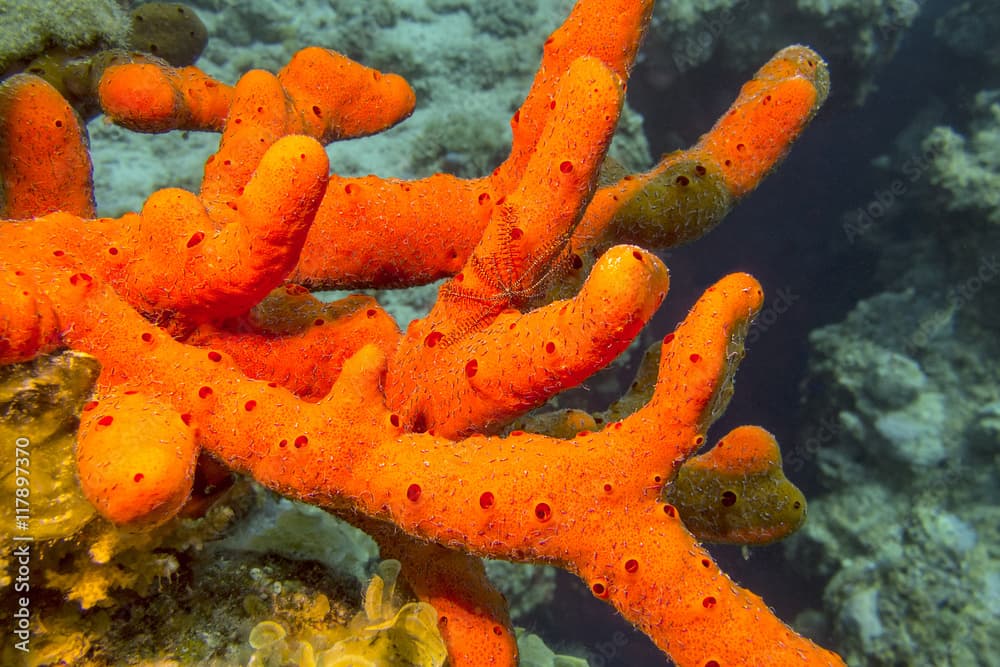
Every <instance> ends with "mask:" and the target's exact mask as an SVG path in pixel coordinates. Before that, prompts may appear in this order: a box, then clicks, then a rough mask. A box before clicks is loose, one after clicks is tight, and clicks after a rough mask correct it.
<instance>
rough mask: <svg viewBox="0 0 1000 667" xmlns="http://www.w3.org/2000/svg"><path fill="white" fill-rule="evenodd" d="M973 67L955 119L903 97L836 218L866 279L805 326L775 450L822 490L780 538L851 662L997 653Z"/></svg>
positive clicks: (997, 570)
mask: <svg viewBox="0 0 1000 667" xmlns="http://www.w3.org/2000/svg"><path fill="white" fill-rule="evenodd" d="M980 10H981V11H980ZM990 10H991V11H992V14H989V13H986V14H984V13H982V12H986V11H988V10H987V8H985V7H984V6H982V5H981V4H979V3H960V4H958V5H954V6H952V7H950V8H949V9H948V11H947V12H946V13H945V15H944V16H943V17H942V19H941V21H942V22H941V23H939V24H938V30H937V31H936V36H937V38H938V39H940V40H944V41H945V42H946V43H947V46H948V47H949V48H955V47H956V44H957V42H958V41H959V40H961V39H966V38H964V37H963V35H967V36H968V37H967V39H968V40H971V39H972V37H973V36H975V35H976V34H978V31H979V29H980V28H981V27H983V25H988V24H989V22H990V21H993V18H992V17H993V16H995V13H996V12H995V8H992V7H991V8H990ZM942 26H945V27H947V26H951V29H948V30H946V29H944V28H943V27H942ZM956 26H963V27H964V28H963V31H957V30H956V29H955V27H956ZM969 31H971V33H970V32H969ZM972 43H974V42H971V41H968V42H967V43H966V46H968V45H969V44H972ZM979 46H982V43H981V42H979ZM960 51H962V53H961V55H962V56H963V57H970V56H972V55H974V57H975V59H976V60H977V61H978V63H970V62H969V61H965V60H962V61H958V60H945V61H944V63H943V66H944V67H946V68H953V67H955V66H956V63H957V62H962V63H963V64H962V66H963V67H970V68H972V70H973V71H976V67H977V66H978V67H980V68H982V69H981V70H979V71H984V72H987V71H992V74H991V75H990V77H987V78H986V79H975V78H974V80H972V81H971V83H972V85H974V86H975V87H974V88H972V89H971V90H972V91H974V90H977V89H978V88H979V87H981V86H984V85H985V86H987V87H995V86H996V85H997V83H998V81H997V77H996V72H995V70H990V69H989V68H990V66H991V64H992V63H993V62H994V59H995V53H994V52H991V51H990V50H989V49H984V48H978V47H977V48H976V50H975V53H974V54H973V53H972V50H971V49H965V48H962V49H960ZM943 52H944V53H947V52H946V51H943ZM969 83H970V82H969V81H968V80H962V79H958V80H956V81H955V90H954V91H953V97H954V99H952V100H951V106H953V107H955V108H956V109H960V110H961V112H960V113H958V114H953V115H951V116H950V118H951V119H952V120H951V124H950V125H943V124H941V123H942V115H941V112H940V110H939V109H938V108H936V107H935V103H936V101H935V100H933V99H930V100H928V102H927V106H926V107H925V108H923V109H919V110H915V112H914V117H913V120H912V121H911V123H910V125H908V126H905V127H903V128H900V129H898V134H897V135H896V136H894V137H892V140H893V141H894V143H895V152H893V153H892V154H890V155H888V156H886V158H885V160H884V161H882V162H883V163H884V164H886V165H888V166H889V169H888V170H887V173H886V177H887V178H886V180H887V182H889V183H891V185H890V187H891V189H883V188H881V187H880V188H879V190H878V194H877V195H876V197H875V198H874V200H873V202H871V203H870V204H869V205H868V206H867V207H865V209H864V210H865V211H866V214H867V215H868V217H867V218H866V219H865V220H864V224H860V225H859V224H858V221H859V219H860V218H859V216H858V214H857V213H853V214H849V216H848V219H847V220H846V221H845V224H844V231H845V234H846V238H847V239H848V242H850V243H853V244H855V247H856V248H859V249H864V250H866V251H873V252H874V254H875V258H876V260H875V267H874V271H873V272H874V274H875V275H876V276H877V281H876V282H874V283H869V284H867V285H866V287H867V288H868V291H869V292H870V293H869V294H867V295H866V296H865V297H864V298H863V299H861V300H860V301H859V302H858V303H856V304H855V305H854V307H853V308H852V309H851V310H850V312H849V313H848V314H847V315H846V317H844V318H843V319H842V321H839V322H836V323H833V324H830V325H827V326H825V327H822V328H820V329H818V330H816V331H814V332H813V333H812V335H811V336H810V344H811V347H812V352H811V359H810V365H809V376H808V379H807V382H806V384H805V385H804V394H805V398H806V401H805V408H806V411H807V413H806V414H807V415H808V420H809V422H810V423H811V426H807V427H806V428H805V430H804V432H803V433H802V436H801V437H800V438H799V443H800V445H799V446H798V447H793V448H792V451H791V452H790V453H789V452H788V451H786V463H790V462H791V461H792V460H795V461H796V462H797V463H796V464H795V465H801V463H802V462H804V461H806V460H808V459H809V458H810V457H812V456H814V455H815V457H816V459H817V461H818V463H819V472H820V481H821V482H822V483H823V485H824V486H825V487H826V489H827V490H828V491H827V493H825V494H823V495H821V496H820V497H818V498H815V499H813V500H812V503H811V508H813V509H818V510H819V511H816V512H814V514H813V515H812V517H811V520H810V521H809V522H808V523H807V524H806V525H805V526H804V528H803V530H802V531H801V532H800V533H799V534H798V535H796V536H794V537H793V538H792V539H791V540H790V541H789V542H788V543H786V546H787V548H788V549H789V552H790V561H791V562H792V563H795V564H798V566H799V567H801V566H802V564H804V563H806V562H808V568H809V573H808V576H811V577H817V578H822V579H823V580H824V581H825V591H824V597H823V607H824V612H825V616H826V617H827V618H829V619H831V620H830V625H831V627H830V630H831V631H832V632H831V635H832V637H833V641H835V642H836V644H837V646H838V647H839V648H840V650H841V651H842V653H843V654H844V657H845V659H846V660H847V661H848V663H852V664H853V663H857V664H866V665H896V664H901V663H904V664H908V665H920V666H925V665H926V666H930V665H940V664H948V665H955V666H959V665H961V666H962V667H966V666H968V667H978V666H983V665H994V664H996V654H995V651H994V650H993V644H994V643H995V640H994V639H993V638H994V637H995V636H996V635H997V633H998V632H1000V626H998V621H997V619H998V616H997V602H996V600H997V597H996V594H997V591H998V586H1000V559H998V552H997V544H998V539H1000V535H998V532H997V526H998V525H1000V496H998V494H997V488H998V487H997V478H998V473H1000V467H998V465H1000V458H998V452H1000V430H998V428H997V420H996V415H997V405H998V397H1000V387H998V382H997V373H996V368H995V364H994V363H991V361H992V360H994V359H996V358H997V355H998V354H1000V349H998V343H997V341H998V336H997V333H998V331H1000V319H998V318H997V316H996V281H997V279H998V278H1000V231H998V227H997V225H996V222H997V219H998V218H997V207H998V201H997V187H996V185H995V183H996V177H997V162H996V143H997V136H998V135H997V127H998V121H997V104H996V96H995V93H993V92H991V91H990V90H986V91H981V92H978V93H975V92H970V87H969ZM928 119H931V120H930V122H929V121H928ZM886 193H889V194H886ZM866 280H867V279H866Z"/></svg>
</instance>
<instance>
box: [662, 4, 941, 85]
mask: <svg viewBox="0 0 1000 667" xmlns="http://www.w3.org/2000/svg"><path fill="white" fill-rule="evenodd" d="M921 4H922V3H921V2H919V1H918V0H876V1H873V0H837V1H835V2H830V1H829V0H798V1H797V2H795V3H791V4H790V3H787V2H782V0H773V1H768V2H763V3H751V2H746V0H713V1H712V2H704V1H703V0H695V1H692V0H683V1H681V2H669V3H667V2H665V3H661V4H660V5H659V6H658V7H657V9H656V12H655V14H654V21H653V25H652V29H651V34H650V40H651V47H652V48H651V49H650V60H649V62H648V63H647V64H646V66H645V71H644V74H646V75H647V76H649V77H650V79H651V82H652V83H653V84H654V86H655V87H657V88H661V89H663V88H669V87H671V86H675V85H676V84H678V83H680V81H679V79H681V78H682V77H683V76H684V75H685V74H686V73H687V72H688V71H691V70H698V69H699V68H700V69H701V70H702V71H697V72H696V74H697V76H704V75H705V74H704V70H706V69H707V70H710V71H713V72H715V73H716V74H717V75H721V74H722V73H723V72H733V71H734V69H738V68H740V67H742V63H745V62H747V61H752V60H754V59H758V58H760V57H762V56H763V55H765V54H766V53H768V52H769V51H771V50H773V49H774V48H775V46H776V45H781V44H783V43H786V42H787V40H788V39H789V36H792V35H793V36H794V37H793V39H798V40H804V41H808V43H810V44H813V45H814V46H816V48H818V49H821V50H822V52H823V53H824V55H825V56H826V57H827V59H828V60H829V61H830V62H831V64H832V66H833V68H834V69H835V71H836V72H837V86H838V91H840V92H839V94H843V95H844V96H845V97H848V98H852V99H853V100H854V101H855V102H856V103H859V104H860V103H861V102H863V101H864V99H865V98H866V96H867V95H868V94H869V93H870V92H871V90H872V89H873V88H874V86H875V84H874V82H875V81H876V79H877V76H878V73H879V71H880V70H881V69H882V68H883V67H884V66H885V65H886V64H887V63H888V62H889V61H891V59H892V57H893V56H894V55H895V53H896V50H897V49H898V47H899V45H900V43H901V42H902V40H903V37H904V35H905V34H906V33H907V31H908V29H909V28H910V26H911V24H912V23H913V22H914V20H915V18H916V17H917V15H918V13H919V11H920V8H921ZM677 87H680V86H677Z"/></svg>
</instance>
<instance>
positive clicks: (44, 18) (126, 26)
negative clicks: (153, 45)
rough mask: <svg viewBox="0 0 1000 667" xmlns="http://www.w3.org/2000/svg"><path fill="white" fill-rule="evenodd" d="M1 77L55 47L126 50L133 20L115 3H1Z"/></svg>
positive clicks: (16, 0) (86, 0)
mask: <svg viewBox="0 0 1000 667" xmlns="http://www.w3.org/2000/svg"><path fill="white" fill-rule="evenodd" d="M0 24H2V25H3V30H0V74H2V73H3V72H5V71H6V70H7V69H8V68H11V67H13V66H16V65H17V64H18V63H19V61H24V60H30V59H31V58H33V57H34V56H37V55H39V54H40V53H42V52H43V51H45V50H47V49H48V48H50V47H51V46H53V45H55V46H59V47H62V48H64V49H68V50H76V49H88V50H89V49H95V48H96V49H107V48H122V47H124V46H125V44H126V41H127V39H128V34H129V30H130V29H131V25H132V19H131V17H130V16H129V14H128V12H126V11H125V10H123V9H122V8H121V6H120V5H119V4H118V2H116V1H115V0H73V2H66V1H65V0H0Z"/></svg>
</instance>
